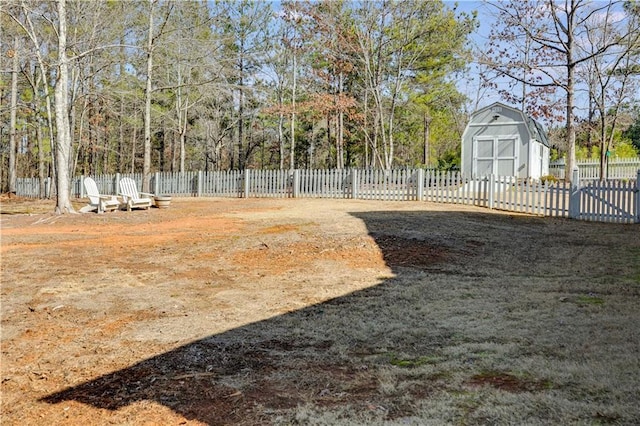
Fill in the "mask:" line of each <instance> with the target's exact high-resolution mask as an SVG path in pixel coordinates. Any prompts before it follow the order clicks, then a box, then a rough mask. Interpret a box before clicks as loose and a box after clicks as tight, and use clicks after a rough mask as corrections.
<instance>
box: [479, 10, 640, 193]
mask: <svg viewBox="0 0 640 426" xmlns="http://www.w3.org/2000/svg"><path fill="white" fill-rule="evenodd" d="M490 4H491V6H492V7H493V8H494V10H495V11H496V14H497V16H498V17H499V20H500V22H501V23H502V24H503V25H504V27H500V28H496V29H495V30H494V31H493V32H492V35H491V38H492V40H493V41H494V47H493V49H491V50H489V51H488V52H487V54H485V55H483V56H482V58H481V60H482V62H483V63H484V64H487V65H489V66H491V67H492V68H493V69H494V70H495V71H496V72H497V73H498V74H499V75H502V76H505V77H508V78H510V79H513V80H516V81H520V82H522V83H524V84H526V85H529V86H531V87H537V88H557V89H561V90H563V91H564V92H565V126H566V138H567V149H568V153H567V169H568V170H572V169H573V166H574V164H575V160H576V131H575V117H576V112H575V96H576V72H577V70H578V68H579V66H580V65H582V64H584V63H585V62H587V61H589V60H591V59H593V58H594V57H598V56H600V55H604V54H607V53H608V52H610V51H611V50H612V49H613V48H615V47H616V46H619V45H620V44H621V43H622V42H623V40H625V39H627V38H628V37H629V36H630V35H631V34H630V33H629V32H624V33H622V34H620V37H617V38H615V39H605V40H602V43H601V44H600V45H598V46H596V47H595V49H594V50H592V51H590V52H587V51H585V50H583V49H581V48H580V45H579V41H580V40H579V38H580V37H581V34H583V33H584V32H585V31H586V29H585V28H586V27H587V26H588V24H589V22H591V17H593V16H595V15H607V16H608V17H609V18H610V20H611V21H613V20H617V19H619V18H617V16H618V15H616V14H614V13H611V11H613V10H615V9H616V8H621V6H622V4H623V1H622V0H609V1H607V2H591V1H588V0H563V1H555V0H537V1H536V0H522V1H518V2H511V1H507V0H497V1H494V2H491V3H490ZM531 11H534V13H535V14H536V19H533V20H532V19H530V16H531V13H532V12H531ZM618 24H619V23H618ZM609 25H615V22H609ZM517 33H521V34H523V35H524V37H523V38H522V40H525V41H526V42H527V43H530V48H529V49H527V51H529V52H531V53H532V55H530V56H528V57H527V63H524V62H523V61H522V60H518V59H516V60H514V58H513V57H512V56H511V55H510V54H509V52H510V51H512V50H513V47H512V46H513V44H515V43H518V38H517V37H516V36H515V35H516V34H517ZM523 69H524V70H528V72H523ZM571 175H572V174H571V173H567V174H566V176H567V177H566V179H567V180H570V179H571Z"/></svg>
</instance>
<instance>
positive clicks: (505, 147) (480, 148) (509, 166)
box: [472, 136, 519, 177]
mask: <svg viewBox="0 0 640 426" xmlns="http://www.w3.org/2000/svg"><path fill="white" fill-rule="evenodd" d="M518 140H519V138H518V137H517V136H514V137H493V138H488V137H480V138H474V139H473V171H472V175H473V177H483V176H489V175H496V176H516V175H517V170H516V167H517V164H518Z"/></svg>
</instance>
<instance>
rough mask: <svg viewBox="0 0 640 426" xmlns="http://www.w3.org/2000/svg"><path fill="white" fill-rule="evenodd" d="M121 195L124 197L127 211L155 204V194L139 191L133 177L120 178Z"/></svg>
mask: <svg viewBox="0 0 640 426" xmlns="http://www.w3.org/2000/svg"><path fill="white" fill-rule="evenodd" d="M120 195H122V198H123V199H124V204H125V205H126V206H127V211H131V209H138V208H141V209H148V208H149V207H151V205H152V204H153V197H154V195H153V194H149V193H148V192H138V187H137V186H136V182H135V181H134V180H133V179H131V178H122V179H120Z"/></svg>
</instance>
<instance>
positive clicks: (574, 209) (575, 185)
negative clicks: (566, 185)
mask: <svg viewBox="0 0 640 426" xmlns="http://www.w3.org/2000/svg"><path fill="white" fill-rule="evenodd" d="M569 217H570V218H571V219H580V171H579V170H578V168H577V167H574V168H573V170H572V171H571V191H570V192H569Z"/></svg>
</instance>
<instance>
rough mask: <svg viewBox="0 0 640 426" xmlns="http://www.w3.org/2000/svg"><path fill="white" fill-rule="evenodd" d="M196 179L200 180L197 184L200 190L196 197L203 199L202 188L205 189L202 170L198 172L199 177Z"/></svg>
mask: <svg viewBox="0 0 640 426" xmlns="http://www.w3.org/2000/svg"><path fill="white" fill-rule="evenodd" d="M196 179H198V180H197V182H196V185H197V188H198V192H197V194H196V197H202V188H203V187H204V173H203V172H202V170H198V177H197V178H196Z"/></svg>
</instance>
